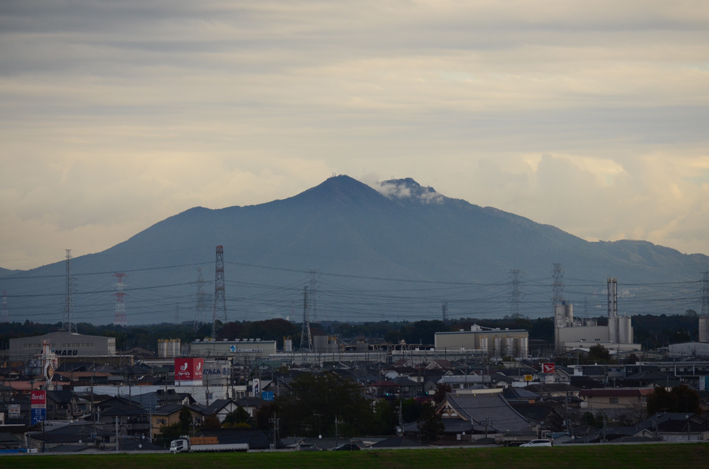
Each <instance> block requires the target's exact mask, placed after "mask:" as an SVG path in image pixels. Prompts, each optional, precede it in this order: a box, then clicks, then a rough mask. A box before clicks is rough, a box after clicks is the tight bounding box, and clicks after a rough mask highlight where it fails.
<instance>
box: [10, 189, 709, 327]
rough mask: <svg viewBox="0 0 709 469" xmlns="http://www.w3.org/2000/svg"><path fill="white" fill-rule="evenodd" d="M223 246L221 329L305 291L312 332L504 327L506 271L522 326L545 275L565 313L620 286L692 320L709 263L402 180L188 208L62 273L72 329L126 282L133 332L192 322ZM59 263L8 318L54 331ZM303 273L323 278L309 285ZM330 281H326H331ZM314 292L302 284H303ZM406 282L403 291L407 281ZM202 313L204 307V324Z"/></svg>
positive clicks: (637, 301) (627, 299)
mask: <svg viewBox="0 0 709 469" xmlns="http://www.w3.org/2000/svg"><path fill="white" fill-rule="evenodd" d="M217 245H222V246H224V258H225V278H226V288H225V289H226V293H227V307H228V310H229V320H234V319H240V320H241V319H248V320H257V319H266V318H269V317H290V319H291V320H293V319H295V320H298V321H299V320H300V318H301V317H302V314H303V290H304V287H305V286H306V285H307V286H310V288H311V290H315V292H311V293H312V294H311V300H314V301H316V302H317V306H315V305H313V304H312V303H311V304H310V307H311V308H313V309H314V311H313V312H314V313H316V314H317V316H318V319H320V320H326V319H327V320H349V321H366V320H377V321H378V320H382V319H387V318H390V319H392V320H396V319H399V320H403V319H407V318H410V319H423V318H436V319H438V318H441V315H442V304H443V302H448V305H447V311H448V314H449V316H448V317H468V316H475V315H477V316H478V317H490V318H497V317H502V316H503V315H505V314H509V313H510V311H511V307H510V300H509V298H510V294H511V291H512V290H511V288H512V286H511V280H510V277H509V271H510V269H518V270H521V271H523V273H524V276H523V277H521V278H522V281H523V282H524V283H523V284H522V289H521V293H522V295H520V296H521V301H520V303H519V310H520V313H521V314H524V315H527V316H530V317H539V316H547V315H550V314H551V312H550V311H551V296H552V291H551V282H552V278H551V269H552V263H561V264H562V266H563V268H564V270H565V272H566V274H565V278H564V281H565V283H566V290H565V291H564V293H565V296H566V298H567V300H569V301H573V302H574V303H576V305H577V306H576V307H577V314H578V311H579V309H580V305H581V303H582V302H583V300H584V298H586V299H587V300H588V303H589V313H592V314H594V315H597V314H599V313H602V312H603V311H604V308H605V296H604V295H605V281H606V278H607V277H608V276H609V275H611V276H614V277H617V278H618V279H619V286H620V289H621V291H622V296H623V300H622V301H621V303H620V306H621V311H624V310H625V311H627V312H628V313H637V314H644V313H662V312H667V313H677V312H680V313H681V312H684V309H686V308H694V309H697V308H698V306H697V304H696V302H697V298H698V296H697V295H698V293H697V290H698V286H697V285H696V282H697V281H698V280H699V279H700V278H701V272H703V271H707V270H709V257H707V256H705V255H699V254H693V255H685V254H682V253H680V252H678V251H676V250H674V249H670V248H666V247H662V246H656V245H653V244H652V243H649V242H645V241H617V242H587V241H584V240H583V239H581V238H578V237H576V236H573V235H571V234H569V233H566V232H564V231H562V230H560V229H558V228H555V227H553V226H550V225H542V224H539V223H535V222H533V221H531V220H529V219H527V218H524V217H520V216H517V215H514V214H511V213H507V212H503V211H501V210H497V209H495V208H491V207H480V206H477V205H473V204H470V203H468V202H466V201H464V200H459V199H452V198H448V197H445V196H443V195H441V194H439V193H437V192H436V191H435V190H433V189H432V188H429V187H422V186H420V185H419V184H418V183H417V182H416V181H414V180H412V179H399V180H391V181H386V182H384V183H381V185H380V187H378V188H377V190H375V189H374V188H372V187H370V186H368V185H365V184H363V183H361V182H359V181H356V180H354V179H352V178H350V177H347V176H337V177H332V178H330V179H328V180H326V181H325V182H323V183H322V184H320V185H318V186H316V187H313V188H311V189H308V190H306V191H305V192H302V193H301V194H298V195H296V196H294V197H290V198H287V199H284V200H276V201H273V202H269V203H265V204H261V205H254V206H245V207H238V206H237V207H229V208H224V209H219V210H211V209H206V208H202V207H196V208H193V209H190V210H187V211H185V212H183V213H180V214H178V215H175V216H173V217H170V218H168V219H166V220H163V221H161V222H159V223H156V224H155V225H153V226H151V227H150V228H148V229H146V230H144V231H142V232H140V233H138V234H136V235H135V236H133V237H131V238H130V239H128V240H126V241H124V242H122V243H120V244H117V245H116V246H114V247H112V248H110V249H107V250H106V251H104V252H101V253H97V254H91V255H87V256H81V257H79V258H76V259H74V260H73V261H72V268H73V272H74V275H75V277H76V279H77V281H76V285H77V291H76V293H75V294H74V295H73V300H74V310H75V316H76V317H77V319H78V320H81V321H87V322H94V323H98V324H100V323H107V322H111V321H112V320H113V310H114V297H113V296H112V293H113V291H114V286H113V283H114V281H113V279H112V277H111V274H112V273H114V272H127V274H128V277H127V280H126V284H127V287H126V288H127V289H126V292H127V293H128V296H127V298H126V311H127V314H128V320H129V323H131V324H137V323H155V322H162V321H170V320H172V318H173V317H174V316H175V307H176V305H177V307H178V310H179V312H178V316H179V320H180V321H184V320H186V319H191V318H193V317H194V316H195V307H196V306H195V305H196V304H197V299H198V297H197V284H196V283H195V281H196V279H197V275H198V273H197V267H199V266H201V267H203V268H204V278H205V280H206V281H207V282H208V283H207V284H206V285H205V292H206V293H207V294H208V296H209V295H211V294H212V293H213V290H214V285H213V283H212V282H213V280H214V271H215V266H214V260H215V247H216V246H217ZM64 270H65V266H64V263H57V264H52V265H48V266H44V267H40V268H37V269H32V270H29V271H25V272H18V273H14V274H12V275H9V276H6V277H2V276H0V290H2V289H6V290H8V297H9V298H10V300H9V301H10V302H11V303H12V306H11V310H12V311H13V313H12V315H11V317H12V318H13V319H19V318H22V319H23V320H24V319H27V318H29V319H30V320H35V321H51V322H57V321H59V320H60V319H61V312H62V308H63V307H64V291H65V289H66V282H65V278H64ZM309 270H317V271H318V272H320V274H319V275H318V274H313V275H309V274H308V271H309ZM333 274H334V275H333ZM313 277H314V278H315V279H316V280H317V281H316V282H314V283H312V284H311V283H310V280H311V278H313ZM404 280H407V281H404ZM211 316H212V304H211V300H210V298H209V297H208V298H207V308H206V319H208V320H211Z"/></svg>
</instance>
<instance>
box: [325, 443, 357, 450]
mask: <svg viewBox="0 0 709 469" xmlns="http://www.w3.org/2000/svg"><path fill="white" fill-rule="evenodd" d="M361 449H362V448H360V447H359V446H358V445H356V444H354V443H345V444H344V445H340V446H337V447H335V448H332V450H333V451H359V450H361Z"/></svg>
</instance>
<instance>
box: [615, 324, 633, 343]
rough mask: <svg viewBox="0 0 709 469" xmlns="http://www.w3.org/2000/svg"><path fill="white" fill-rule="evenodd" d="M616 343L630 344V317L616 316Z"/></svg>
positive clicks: (631, 340)
mask: <svg viewBox="0 0 709 469" xmlns="http://www.w3.org/2000/svg"><path fill="white" fill-rule="evenodd" d="M618 343H619V344H632V343H633V337H632V328H631V326H630V318H618Z"/></svg>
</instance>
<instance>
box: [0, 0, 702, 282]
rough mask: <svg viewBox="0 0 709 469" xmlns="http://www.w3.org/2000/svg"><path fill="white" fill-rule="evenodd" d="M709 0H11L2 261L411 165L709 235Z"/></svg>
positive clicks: (448, 180) (517, 194)
mask: <svg viewBox="0 0 709 469" xmlns="http://www.w3.org/2000/svg"><path fill="white" fill-rule="evenodd" d="M707 130H709V2H705V1H681V0H680V1H673V2H667V1H653V0H638V1H622V2H619V1H617V0H615V1H604V0H597V1H594V2H587V1H575V0H563V1H556V0H553V1H547V0H535V1H522V0H498V1H485V0H480V1H461V2H458V1H387V0H377V1H367V0H359V1H347V0H340V1H336V2H333V1H311V0H303V1H297V0H287V1H271V0H259V1H234V0H229V1H219V0H203V1H199V2H194V1H184V0H169V1H167V0H165V1H162V0H154V1H146V0H140V1H125V0H112V1H110V2H109V1H97V0H45V1H33V0H3V1H2V2H0V267H3V268H6V269H29V268H33V267H37V266H40V265H44V264H48V263H52V262H56V261H60V260H62V259H63V258H64V254H65V252H64V250H65V249H67V248H71V249H72V254H73V255H74V256H79V255H83V254H88V253H92V252H99V251H102V250H104V249H107V248H109V247H111V246H113V245H115V244H117V243H119V242H121V241H124V240H125V239H127V238H129V237H130V236H132V235H134V234H136V233H138V232H140V231H141V230H144V229H146V228H148V227H149V226H151V225H153V224H154V223H157V222H158V221H160V220H163V219H165V218H167V217H169V216H171V215H174V214H177V213H180V212H182V211H184V210H187V209H189V208H191V207H194V206H203V207H208V208H223V207H229V206H234V205H252V204H260V203H265V202H268V201H271V200H274V199H282V198H286V197H290V196H293V195H295V194H297V193H299V192H302V191H304V190H306V189H308V188H310V187H313V186H315V185H317V184H319V183H321V182H322V181H324V180H325V179H327V178H328V177H330V176H331V175H333V174H347V175H349V176H352V177H354V178H356V179H358V180H361V181H362V182H366V183H368V184H375V183H376V182H377V181H383V180H386V179H390V178H404V177H412V178H414V179H415V180H416V181H417V182H419V183H420V184H421V185H424V186H432V187H434V188H435V189H436V190H437V191H438V192H440V193H441V194H443V195H446V196H448V197H454V198H459V199H465V200H467V201H469V202H470V203H473V204H477V205H481V206H493V207H496V208H498V209H501V210H505V211H509V212H513V213H516V214H518V215H522V216H525V217H528V218H530V219H532V220H534V221H537V222H540V223H545V224H551V225H554V226H557V227H559V228H561V229H563V230H565V231H567V232H569V233H572V234H574V235H576V236H580V237H582V238H584V239H587V240H599V239H600V240H618V239H638V240H648V241H651V242H653V243H656V244H660V245H664V246H669V247H672V248H675V249H678V250H680V251H681V252H684V253H704V254H709V236H706V233H707V230H708V229H709V132H707Z"/></svg>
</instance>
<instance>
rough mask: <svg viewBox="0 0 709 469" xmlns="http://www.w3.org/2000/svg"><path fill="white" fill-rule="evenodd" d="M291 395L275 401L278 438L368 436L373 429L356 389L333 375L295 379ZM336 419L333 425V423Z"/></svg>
mask: <svg viewBox="0 0 709 469" xmlns="http://www.w3.org/2000/svg"><path fill="white" fill-rule="evenodd" d="M291 390H292V393H291V394H290V395H288V396H283V397H279V398H277V399H276V405H277V406H278V409H279V411H278V417H279V419H280V424H281V429H282V434H286V435H295V434H302V433H306V435H307V434H308V433H309V432H311V431H316V432H318V433H320V434H322V435H323V436H325V435H328V436H335V426H336V425H337V432H338V434H339V435H344V436H347V435H355V434H364V433H368V429H370V428H371V427H372V426H373V422H374V418H373V417H374V415H373V411H372V408H371V407H370V405H369V403H368V402H367V400H366V399H365V398H364V396H363V395H362V392H361V389H360V387H359V385H358V384H357V383H356V382H355V381H353V380H351V379H347V378H343V377H341V376H340V375H338V374H336V373H330V372H325V373H320V374H317V375H316V374H311V373H303V374H301V375H298V376H297V377H296V378H295V379H293V381H292V382H291ZM336 419H337V424H336V423H335V420H336Z"/></svg>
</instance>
